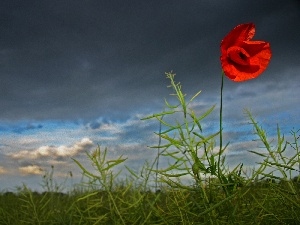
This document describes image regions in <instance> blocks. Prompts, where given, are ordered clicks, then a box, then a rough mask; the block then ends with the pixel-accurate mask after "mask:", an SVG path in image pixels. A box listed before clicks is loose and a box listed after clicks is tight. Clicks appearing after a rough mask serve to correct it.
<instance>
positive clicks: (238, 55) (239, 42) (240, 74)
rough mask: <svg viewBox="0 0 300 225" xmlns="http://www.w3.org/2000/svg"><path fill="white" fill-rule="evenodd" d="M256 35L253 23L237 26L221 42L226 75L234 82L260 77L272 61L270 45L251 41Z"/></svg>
mask: <svg viewBox="0 0 300 225" xmlns="http://www.w3.org/2000/svg"><path fill="white" fill-rule="evenodd" d="M254 34H255V26H254V24H253V23H247V24H241V25H238V26H236V27H235V28H234V29H233V30H232V31H230V32H229V34H228V35H227V36H226V37H225V38H224V39H223V40H222V42H221V64H222V68H223V71H224V73H225V75H226V76H227V77H228V78H229V79H231V80H233V81H246V80H249V79H253V78H256V77H258V76H259V75H260V74H261V73H262V72H263V71H264V70H265V69H266V68H267V66H268V64H269V62H270V59H271V55H272V53H271V49H270V44H269V43H268V42H265V41H251V39H252V38H253V36H254Z"/></svg>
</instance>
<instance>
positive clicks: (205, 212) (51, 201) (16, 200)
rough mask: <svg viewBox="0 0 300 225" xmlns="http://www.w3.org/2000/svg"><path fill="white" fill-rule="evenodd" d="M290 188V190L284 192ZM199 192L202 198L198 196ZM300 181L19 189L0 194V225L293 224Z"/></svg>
mask: <svg viewBox="0 0 300 225" xmlns="http://www.w3.org/2000/svg"><path fill="white" fill-rule="evenodd" d="M290 185H291V186H292V187H293V189H294V191H295V192H293V193H292V192H290V191H288V188H287V187H288V186H290ZM204 194H206V195H207V198H208V201H206V200H204V199H205V198H206V197H204ZM299 223H300V181H299V180H298V181H297V180H296V179H295V180H294V181H288V182H287V183H284V182H281V183H278V182H274V181H272V180H265V181H259V182H256V183H252V184H251V185H248V186H243V187H239V188H238V189H237V190H235V191H234V193H233V194H232V195H230V196H229V197H227V198H226V197H225V195H224V194H223V191H222V189H218V188H216V186H215V184H213V183H212V184H211V186H205V188H204V189H199V188H196V187H195V188H194V190H182V189H174V188H162V190H160V191H158V192H156V193H155V192H151V191H142V190H141V187H140V188H139V187H135V188H134V187H132V185H130V184H128V185H124V184H122V185H121V186H118V185H116V186H115V187H114V188H113V189H112V190H111V191H107V190H106V191H105V190H94V191H87V192H76V191H74V192H72V193H69V194H63V193H59V192H44V193H37V192H32V191H30V190H28V189H27V188H26V187H24V189H23V190H20V191H19V192H18V193H9V192H6V193H2V194H1V195H0V224H3V225H4V224H5V225H8V224H20V225H21V224H299Z"/></svg>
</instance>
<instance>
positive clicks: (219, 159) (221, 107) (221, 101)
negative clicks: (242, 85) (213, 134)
mask: <svg viewBox="0 0 300 225" xmlns="http://www.w3.org/2000/svg"><path fill="white" fill-rule="evenodd" d="M223 83H224V72H222V81H221V100H220V151H219V155H218V176H219V178H220V161H221V154H222V148H223V147H222V145H223V135H222V133H223V127H222V114H223Z"/></svg>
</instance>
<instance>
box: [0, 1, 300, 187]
mask: <svg viewBox="0 0 300 225" xmlns="http://www.w3.org/2000/svg"><path fill="white" fill-rule="evenodd" d="M248 22H253V23H254V24H255V26H256V34H255V36H254V40H264V41H268V42H270V45H271V50H272V58H271V62H270V64H269V66H268V68H267V70H266V71H265V72H264V73H263V74H262V75H260V76H259V77H258V78H257V79H253V80H251V81H247V82H241V83H240V82H239V83H236V82H232V81H231V80H229V79H227V78H225V80H224V99H223V122H224V141H225V142H226V143H227V142H230V143H231V144H230V147H229V148H228V151H227V153H226V154H227V155H228V164H229V166H235V165H237V164H238V163H240V162H243V163H244V164H245V165H248V166H252V165H255V162H256V161H257V160H259V159H258V158H257V157H254V156H253V155H250V154H249V153H248V152H247V151H249V150H253V149H256V148H258V147H259V143H258V142H256V141H253V140H254V139H257V138H256V137H255V135H254V134H253V127H252V126H251V125H250V124H249V119H248V118H247V117H246V116H245V113H244V109H245V108H247V109H249V110H251V112H252V115H253V116H254V117H255V118H256V119H257V121H258V122H259V123H260V125H262V126H263V127H264V128H265V129H266V130H267V131H268V132H267V133H268V135H269V136H270V137H271V138H272V137H273V136H275V134H276V126H277V124H279V126H280V128H281V131H282V133H283V134H285V135H286V137H289V134H290V133H289V132H290V131H291V130H292V129H293V128H295V129H299V127H300V120H299V117H298V115H299V112H300V104H299V97H298V96H299V94H300V88H299V82H300V61H299V59H300V44H299V40H300V29H299V27H300V1H299V0H294V1H292V0H287V1H272V0H265V1H259V0H253V1H234V0H227V1H216V0H213V1H204V0H203V1H193V0H188V1H179V0H173V1H156V0H153V1H140V0H139V1H138V0H131V1H124V0H111V1H97V0H87V1H79V0H72V1H71V0H65V1H58V0H51V1H50V0H45V1H33V0H28V1H21V0H19V1H17V0H15V1H8V0H7V1H2V2H1V7H0V33H1V35H0V106H1V110H0V190H15V188H16V187H19V186H22V184H23V183H24V184H26V185H27V186H28V187H30V188H32V189H38V188H40V187H41V183H42V176H43V175H44V174H45V173H47V172H49V171H50V170H51V166H53V167H54V174H55V176H56V178H57V179H58V180H59V179H60V180H64V179H65V178H66V177H68V176H69V175H68V174H70V172H72V174H73V176H72V177H70V176H69V178H68V179H69V180H71V182H74V183H76V182H77V181H78V179H80V177H81V173H80V169H79V168H78V166H77V165H76V164H75V163H74V161H73V160H72V158H74V159H76V160H78V161H80V162H81V163H82V164H83V165H86V166H89V165H90V162H89V161H88V160H87V157H86V152H92V151H93V150H94V149H95V148H96V147H97V146H98V145H100V146H101V149H104V148H105V147H107V149H108V158H116V157H118V156H120V155H123V156H124V157H126V158H127V160H126V162H125V163H126V165H128V166H129V167H131V168H132V169H133V170H135V171H138V170H139V168H141V166H142V165H143V164H144V162H145V160H148V161H149V162H151V161H153V160H154V157H155V156H156V150H155V149H150V148H149V147H148V146H152V145H157V143H158V137H157V136H156V135H155V134H154V132H158V129H159V123H158V121H156V120H146V121H145V120H141V118H143V117H146V116H148V115H151V114H153V113H158V112H161V111H162V110H164V107H165V103H164V99H165V98H166V99H168V100H170V101H171V102H172V101H173V100H172V98H174V97H172V96H170V93H172V91H171V89H169V88H167V86H168V85H169V84H170V83H169V80H167V79H166V75H165V72H170V71H173V72H174V73H176V76H175V80H176V81H177V82H180V83H181V85H182V89H183V92H184V93H186V94H187V97H191V96H193V94H195V93H196V92H198V91H199V90H201V91H202V92H201V94H200V95H199V96H198V97H197V99H196V100H195V102H194V106H195V110H196V112H199V113H201V112H203V111H205V110H207V109H209V108H210V107H211V106H213V105H215V110H214V111H213V113H212V114H211V115H209V116H208V117H207V118H206V120H205V121H203V123H204V125H205V127H206V129H207V132H208V133H210V132H213V131H216V130H217V129H218V121H219V118H218V110H219V107H220V103H219V102H220V84H221V71H222V68H221V65H220V42H221V40H222V38H223V37H224V36H225V35H226V34H227V33H228V32H229V31H230V30H231V29H233V27H235V26H236V25H238V24H242V23H248ZM162 129H164V128H162ZM164 166H165V165H164V164H163V162H162V163H161V165H160V167H161V168H163V167H164Z"/></svg>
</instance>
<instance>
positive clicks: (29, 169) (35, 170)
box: [19, 165, 44, 175]
mask: <svg viewBox="0 0 300 225" xmlns="http://www.w3.org/2000/svg"><path fill="white" fill-rule="evenodd" d="M19 171H20V173H21V174H22V175H29V174H33V175H40V174H43V172H44V171H43V169H42V168H41V167H39V166H37V165H29V166H23V167H20V168H19Z"/></svg>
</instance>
